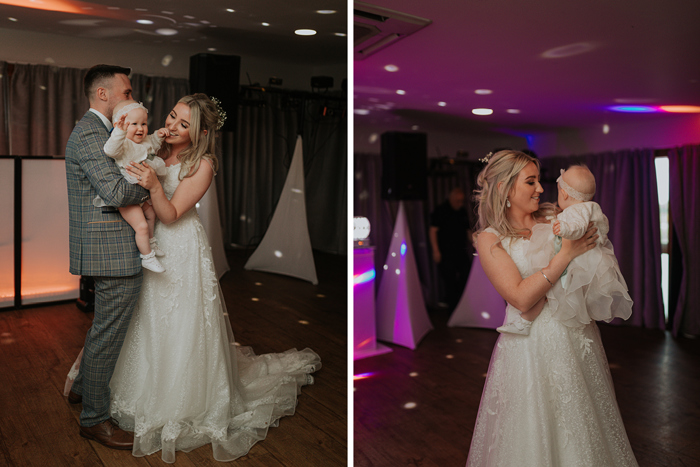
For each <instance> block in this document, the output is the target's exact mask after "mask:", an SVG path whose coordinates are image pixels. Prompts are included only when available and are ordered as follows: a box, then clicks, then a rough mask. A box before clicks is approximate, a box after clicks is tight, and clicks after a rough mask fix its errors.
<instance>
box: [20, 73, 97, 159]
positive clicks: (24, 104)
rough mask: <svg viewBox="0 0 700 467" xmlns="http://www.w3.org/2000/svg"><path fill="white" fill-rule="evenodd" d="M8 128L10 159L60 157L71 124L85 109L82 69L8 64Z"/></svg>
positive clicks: (71, 126) (72, 124) (78, 118)
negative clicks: (9, 68)
mask: <svg viewBox="0 0 700 467" xmlns="http://www.w3.org/2000/svg"><path fill="white" fill-rule="evenodd" d="M11 67H12V68H13V69H12V72H11V74H10V98H9V129H10V141H11V147H10V151H11V153H12V155H14V156H45V155H59V154H63V153H64V151H65V148H66V142H67V141H68V137H69V136H70V133H71V131H73V127H74V126H75V123H76V122H77V121H78V120H80V118H81V117H82V116H83V114H85V112H86V111H87V109H88V107H89V106H88V100H87V97H85V94H83V84H82V80H83V74H84V70H79V69H77V68H59V67H55V66H48V65H20V64H14V65H11Z"/></svg>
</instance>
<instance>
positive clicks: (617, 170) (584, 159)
mask: <svg viewBox="0 0 700 467" xmlns="http://www.w3.org/2000/svg"><path fill="white" fill-rule="evenodd" d="M541 163H542V166H543V168H544V169H545V170H544V171H543V174H546V175H545V177H543V186H544V189H545V194H544V195H545V200H547V201H553V202H555V201H556V197H557V195H556V193H557V188H556V178H557V177H559V170H560V169H566V168H567V167H569V166H570V165H572V164H574V163H583V164H586V165H587V166H588V168H589V169H590V170H591V172H593V175H594V176H595V178H596V194H595V197H594V198H593V201H595V202H597V203H598V204H600V206H601V208H602V210H603V212H604V213H605V215H606V216H607V218H608V221H609V222H610V232H609V234H608V237H609V238H610V241H611V242H612V244H613V246H614V248H615V256H616V257H617V260H618V262H619V264H620V270H621V271H622V275H623V276H624V278H625V281H626V282H627V287H628V288H629V293H630V296H631V297H632V300H633V301H634V307H633V312H632V317H631V318H630V319H629V320H628V322H629V323H630V324H633V325H635V326H642V327H647V328H653V329H665V322H664V321H665V320H664V310H663V297H662V292H661V229H660V224H659V198H658V192H657V188H656V167H655V165H654V151H653V150H651V149H639V150H625V151H616V152H607V153H600V154H589V155H583V156H575V157H553V158H546V159H542V160H541ZM619 321H620V320H615V321H614V322H619Z"/></svg>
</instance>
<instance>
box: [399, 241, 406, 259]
mask: <svg viewBox="0 0 700 467" xmlns="http://www.w3.org/2000/svg"><path fill="white" fill-rule="evenodd" d="M400 252H401V256H403V255H405V254H406V242H403V243H402V244H401V250H400Z"/></svg>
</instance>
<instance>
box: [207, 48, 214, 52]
mask: <svg viewBox="0 0 700 467" xmlns="http://www.w3.org/2000/svg"><path fill="white" fill-rule="evenodd" d="M207 50H208V51H209V52H216V47H209V48H208V49H207Z"/></svg>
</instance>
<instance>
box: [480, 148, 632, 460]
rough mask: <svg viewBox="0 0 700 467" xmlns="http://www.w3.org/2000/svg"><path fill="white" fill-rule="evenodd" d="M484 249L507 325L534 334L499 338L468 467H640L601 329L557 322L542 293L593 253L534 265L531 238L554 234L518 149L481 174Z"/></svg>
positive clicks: (529, 163) (587, 242) (580, 244)
mask: <svg viewBox="0 0 700 467" xmlns="http://www.w3.org/2000/svg"><path fill="white" fill-rule="evenodd" d="M478 184H479V186H480V188H481V190H480V194H479V200H478V201H479V230H478V232H479V234H478V237H477V251H478V253H479V258H480V260H481V264H482V266H483V268H484V271H485V272H486V275H487V276H488V278H489V279H490V280H491V282H492V284H493V285H494V287H495V289H496V290H497V291H498V292H499V293H500V294H501V296H503V297H504V298H505V299H506V301H507V302H508V307H507V309H506V313H507V314H508V315H509V316H508V317H507V318H506V319H507V320H510V321H512V320H513V319H512V318H513V317H515V316H518V315H520V312H519V311H518V310H526V311H525V313H523V314H522V318H523V319H525V320H529V321H532V320H533V319H534V318H537V319H536V320H534V321H533V322H532V325H531V326H532V327H531V328H530V335H529V336H524V335H518V334H501V335H500V337H499V339H498V341H497V343H496V346H495V348H494V351H493V355H492V357H491V363H490V365H489V370H488V375H487V378H486V383H485V386H484V392H483V394H482V398H481V404H480V406H479V413H478V415H477V420H476V426H475V428H474V434H473V436H472V442H471V447H470V450H469V456H468V459H467V466H472V467H477V466H478V467H485V466H505V467H507V466H518V467H521V466H523V467H525V466H532V467H559V466H561V467H564V466H565V467H574V466H606V467H611V466H625V467H627V466H637V462H636V460H635V458H634V454H633V452H632V448H631V447H630V443H629V440H628V438H627V434H626V432H625V428H624V424H623V422H622V418H621V416H620V411H619V409H618V406H617V401H616V399H615V391H614V387H613V383H612V378H611V376H610V369H609V367H608V362H607V359H606V357H605V351H604V349H603V345H602V342H601V339H600V333H599V330H598V328H597V326H596V324H595V322H591V323H589V324H587V325H581V326H578V327H568V326H565V325H564V324H562V323H561V322H559V321H557V320H556V319H554V318H553V317H552V310H551V309H550V307H549V305H548V304H547V303H546V300H545V294H546V292H547V291H548V290H549V289H550V288H551V287H552V284H553V283H555V282H556V281H557V280H559V276H560V275H561V274H562V273H563V272H564V270H565V268H566V266H567V265H568V263H569V262H570V261H571V260H572V259H573V258H575V257H576V256H578V255H580V254H582V253H584V252H586V251H588V250H590V249H592V248H593V247H594V246H595V240H596V238H597V235H596V234H595V229H590V230H589V231H588V232H587V233H586V234H585V235H584V236H583V237H582V238H581V239H579V240H575V241H568V240H564V243H563V244H562V248H561V250H560V251H559V253H557V254H556V255H554V256H553V257H552V258H550V261H548V264H547V262H546V261H545V263H544V264H547V266H545V267H544V268H543V269H535V268H533V267H532V266H531V263H532V262H533V259H534V258H535V257H536V256H537V254H538V253H539V252H536V251H534V252H533V251H529V250H528V247H529V242H530V241H529V238H530V235H532V234H533V231H534V232H537V230H538V229H547V228H548V229H550V230H551V226H550V225H548V224H543V223H540V222H547V221H546V220H545V219H544V217H545V214H551V213H552V209H553V207H551V206H550V207H549V209H550V211H549V212H546V208H545V206H543V207H542V209H541V208H540V206H539V195H540V193H542V191H543V190H542V187H541V185H540V182H539V163H538V161H537V159H534V158H531V157H530V156H528V155H526V154H523V153H521V152H517V151H500V152H498V153H496V154H495V155H493V156H491V158H490V159H489V160H488V164H487V166H486V167H485V168H484V170H483V171H482V172H481V174H479V179H478Z"/></svg>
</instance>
